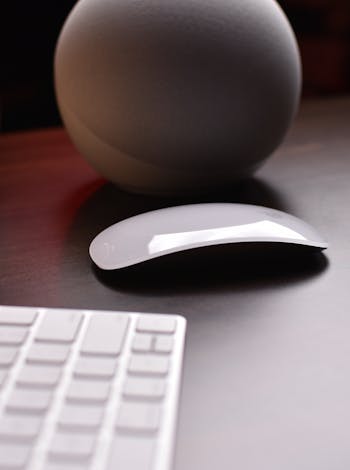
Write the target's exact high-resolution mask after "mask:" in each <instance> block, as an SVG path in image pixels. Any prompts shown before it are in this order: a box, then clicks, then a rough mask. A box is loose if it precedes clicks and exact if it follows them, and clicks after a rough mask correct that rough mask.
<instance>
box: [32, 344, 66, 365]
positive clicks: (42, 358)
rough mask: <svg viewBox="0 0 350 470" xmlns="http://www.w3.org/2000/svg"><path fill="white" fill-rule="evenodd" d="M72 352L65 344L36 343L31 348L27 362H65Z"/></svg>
mask: <svg viewBox="0 0 350 470" xmlns="http://www.w3.org/2000/svg"><path fill="white" fill-rule="evenodd" d="M69 352H70V347H69V346H68V345H65V344H51V343H34V344H33V345H32V346H31V348H30V349H29V352H28V356H27V362H32V363H38V364H59V365H60V364H63V363H64V362H65V361H66V360H67V358H68V356H69Z"/></svg>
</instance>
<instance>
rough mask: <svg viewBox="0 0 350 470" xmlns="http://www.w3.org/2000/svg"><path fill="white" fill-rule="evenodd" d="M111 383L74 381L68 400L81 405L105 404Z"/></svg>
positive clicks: (69, 390)
mask: <svg viewBox="0 0 350 470" xmlns="http://www.w3.org/2000/svg"><path fill="white" fill-rule="evenodd" d="M109 388H110V386H109V383H105V382H97V381H94V382H93V381H90V380H75V379H74V380H72V382H71V384H70V386H69V388H68V391H67V400H68V401H74V402H78V403H79V402H80V403H104V402H105V401H106V400H107V399H108V395H109Z"/></svg>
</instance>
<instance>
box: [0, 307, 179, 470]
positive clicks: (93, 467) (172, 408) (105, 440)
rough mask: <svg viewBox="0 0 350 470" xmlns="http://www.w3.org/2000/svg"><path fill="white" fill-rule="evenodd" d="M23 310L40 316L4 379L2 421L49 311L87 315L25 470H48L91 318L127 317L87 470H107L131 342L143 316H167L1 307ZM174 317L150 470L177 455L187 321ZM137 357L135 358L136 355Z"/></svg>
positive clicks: (161, 468)
mask: <svg viewBox="0 0 350 470" xmlns="http://www.w3.org/2000/svg"><path fill="white" fill-rule="evenodd" d="M2 307H5V308H6V309H9V308H16V309H19V308H25V309H28V310H35V311H36V312H37V313H38V317H37V318H36V320H35V321H34V325H32V326H31V327H29V335H28V337H27V339H26V340H25V343H24V345H22V346H20V347H19V350H20V352H19V355H18V357H17V360H16V363H15V365H14V366H13V367H12V368H11V371H10V373H9V376H8V377H7V379H6V383H5V386H4V387H3V389H2V390H1V393H0V416H1V414H2V412H3V408H4V406H5V404H6V402H7V400H8V398H9V396H10V394H11V392H12V390H13V388H14V386H15V380H16V377H17V376H18V373H19V371H20V370H21V368H22V366H23V365H24V363H25V360H26V357H27V356H28V351H29V348H30V346H31V345H32V343H33V340H34V337H35V334H36V331H37V330H38V328H39V325H40V323H41V321H42V319H43V317H44V316H45V315H50V312H53V313H54V312H55V311H56V313H57V311H62V310H65V311H67V310H68V311H72V310H74V311H79V312H81V313H83V314H84V316H83V320H82V324H81V326H80V329H79V333H78V335H77V339H76V340H75V341H74V343H73V345H72V347H71V353H70V355H69V358H68V360H67V362H66V363H65V364H64V365H63V366H62V378H61V380H60V383H59V385H58V386H57V388H56V389H55V392H54V398H53V400H52V403H51V406H50V408H49V411H48V413H47V415H46V417H45V420H44V421H45V422H44V425H43V426H42V428H41V430H40V434H39V436H38V438H37V443H36V444H35V445H34V452H33V453H32V456H31V459H30V460H29V465H28V466H27V467H26V469H25V470H45V462H46V451H47V449H48V448H49V444H50V442H51V439H52V437H53V434H54V430H55V426H56V423H57V419H58V415H59V411H60V409H61V406H62V405H63V404H64V397H65V392H66V390H67V386H68V384H69V382H70V379H71V377H72V373H73V366H74V364H75V361H76V359H77V357H78V355H79V349H80V345H81V343H82V340H83V338H84V335H85V332H86V329H87V327H88V323H89V319H90V317H91V316H92V315H93V314H96V313H110V314H111V315H118V314H123V315H128V316H129V326H128V331H127V335H126V337H125V341H124V346H123V350H122V353H121V355H119V356H118V365H117V372H116V374H115V377H114V378H113V380H112V382H111V393H110V395H109V399H108V402H107V404H106V405H105V407H104V408H105V413H104V420H103V424H102V427H101V430H100V431H99V432H98V442H97V444H96V450H95V454H94V458H93V460H92V461H91V463H90V464H89V466H88V469H89V470H104V469H105V468H106V464H107V459H108V455H109V452H110V448H111V443H112V439H113V437H114V436H115V429H114V426H115V421H116V414H117V411H118V404H119V403H120V400H121V386H122V384H123V383H124V379H125V377H126V374H127V364H128V361H129V358H130V355H131V341H132V338H133V336H134V335H135V332H136V322H137V320H138V318H139V317H140V316H145V315H156V316H160V315H164V316H167V317H168V315H167V314H160V313H148V312H127V311H119V310H118V311H106V310H85V309H66V308H41V307H38V308H37V307H12V306H11V307H10V306H1V307H0V308H2ZM171 317H172V318H176V330H175V333H174V334H173V335H172V336H173V338H174V349H173V352H172V354H171V362H170V368H169V372H168V375H167V378H166V387H167V391H166V394H165V398H164V399H163V401H162V402H161V408H162V419H161V429H160V430H159V433H158V436H157V438H156V446H157V447H156V449H155V452H154V455H155V461H154V466H153V468H152V470H170V469H171V468H172V462H173V452H174V449H175V433H176V425H177V409H178V403H179V393H180V385H181V373H182V360H183V353H184V342H185V332H186V319H185V318H184V317H182V316H179V315H171ZM134 354H135V353H134Z"/></svg>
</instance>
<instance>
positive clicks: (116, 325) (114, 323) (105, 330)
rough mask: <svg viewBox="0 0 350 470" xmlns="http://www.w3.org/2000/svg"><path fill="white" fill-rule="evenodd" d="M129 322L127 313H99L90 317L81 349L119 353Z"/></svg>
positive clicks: (102, 352)
mask: <svg viewBox="0 0 350 470" xmlns="http://www.w3.org/2000/svg"><path fill="white" fill-rule="evenodd" d="M128 322H129V318H128V316H127V315H120V314H117V315H116V314H113V313H110V314H109V313H97V314H96V315H94V316H93V317H92V318H91V319H90V323H89V326H88V329H87V332H86V334H85V338H84V340H83V344H82V347H81V351H82V352H83V353H84V354H97V355H107V356H117V355H119V354H120V353H121V350H122V347H123V342H124V338H125V335H126V331H127V327H128Z"/></svg>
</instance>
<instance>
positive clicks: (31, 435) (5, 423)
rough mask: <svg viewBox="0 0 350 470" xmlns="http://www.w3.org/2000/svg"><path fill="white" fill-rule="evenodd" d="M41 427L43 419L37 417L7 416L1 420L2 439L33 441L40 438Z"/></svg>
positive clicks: (0, 436)
mask: <svg viewBox="0 0 350 470" xmlns="http://www.w3.org/2000/svg"><path fill="white" fill-rule="evenodd" d="M40 426H41V419H39V418H37V417H34V416H25V417H23V416H16V415H11V414H5V415H3V416H1V418H0V439H6V440H13V441H22V440H33V439H35V438H36V437H37V436H38V434H39V431H40ZM0 468H1V467H0Z"/></svg>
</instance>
